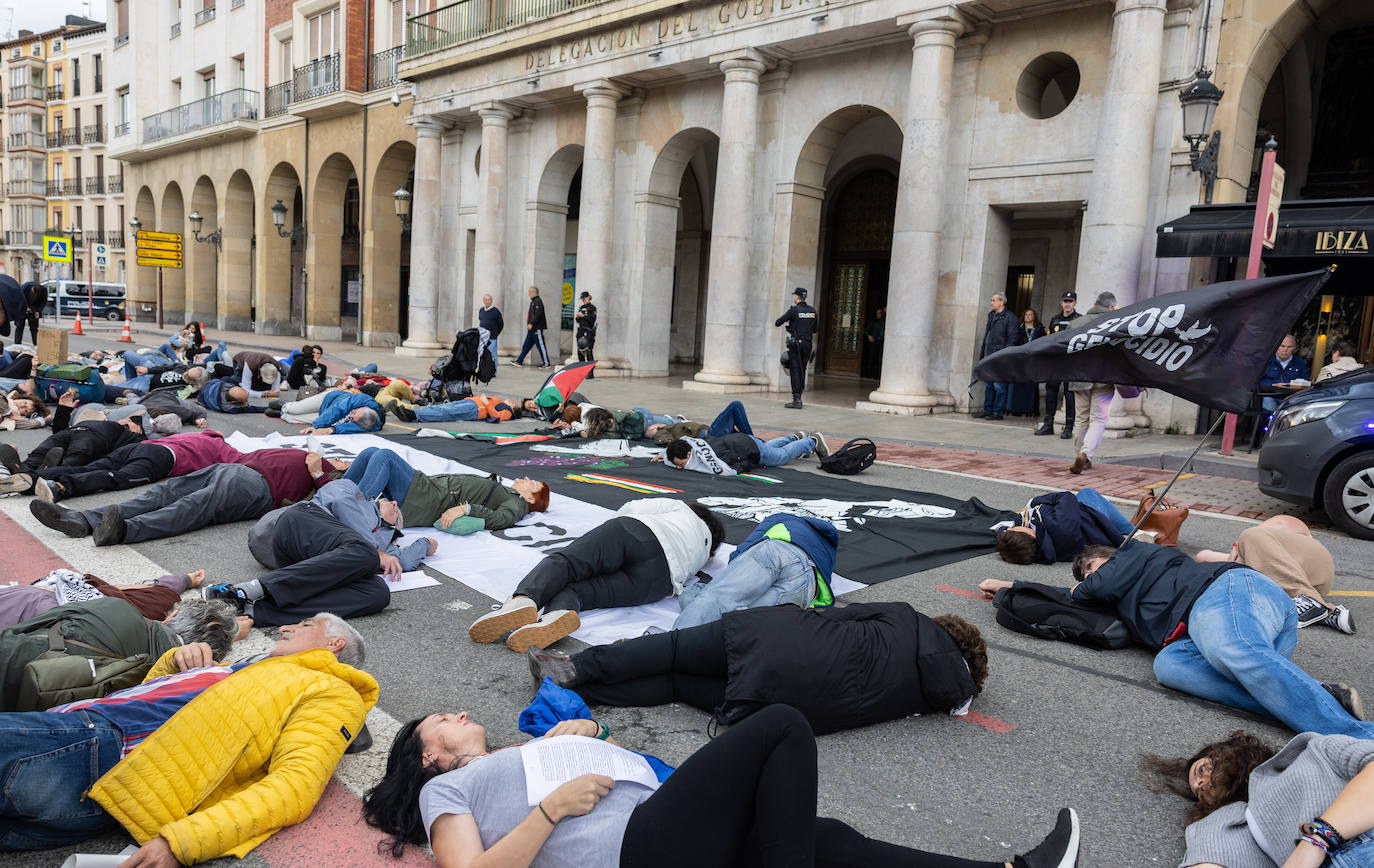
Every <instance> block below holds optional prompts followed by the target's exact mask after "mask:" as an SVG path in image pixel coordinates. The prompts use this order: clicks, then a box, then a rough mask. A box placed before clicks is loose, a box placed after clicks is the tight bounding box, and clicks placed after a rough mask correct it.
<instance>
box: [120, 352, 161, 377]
mask: <svg viewBox="0 0 1374 868" xmlns="http://www.w3.org/2000/svg"><path fill="white" fill-rule="evenodd" d="M123 358H124V379H125V380H132V379H134V378H135V377H137V376H138V371H137V370H136V368H138V367H140V366H141V367H144V368H156V367H159V366H161V365H170V364H173V359H172V357H171V356H166V355H163V354H162V353H143V354H140V353H136V352H134V351H133V350H125V351H124V353H123Z"/></svg>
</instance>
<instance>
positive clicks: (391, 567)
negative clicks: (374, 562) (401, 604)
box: [379, 552, 402, 582]
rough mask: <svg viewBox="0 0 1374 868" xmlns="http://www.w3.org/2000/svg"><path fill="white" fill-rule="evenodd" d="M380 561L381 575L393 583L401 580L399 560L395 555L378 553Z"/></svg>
mask: <svg viewBox="0 0 1374 868" xmlns="http://www.w3.org/2000/svg"><path fill="white" fill-rule="evenodd" d="M379 554H380V557H381V561H382V575H384V576H386V577H387V578H388V579H390V580H391V581H393V582H398V581H400V580H401V572H402V571H401V560H400V558H398V557H396V556H395V555H389V554H386V553H385V552H382V553H379Z"/></svg>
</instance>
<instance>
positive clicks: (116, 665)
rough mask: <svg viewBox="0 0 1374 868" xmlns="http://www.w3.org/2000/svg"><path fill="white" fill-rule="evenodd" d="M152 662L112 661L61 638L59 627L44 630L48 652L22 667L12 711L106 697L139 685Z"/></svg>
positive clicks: (146, 658) (139, 658) (142, 657)
mask: <svg viewBox="0 0 1374 868" xmlns="http://www.w3.org/2000/svg"><path fill="white" fill-rule="evenodd" d="M150 623H151V622H150ZM150 629H151V628H150ZM68 646H70V650H68ZM156 662H157V661H156V660H154V659H153V658H152V655H150V654H135V655H133V656H132V657H116V656H114V655H113V654H111V653H110V652H109V651H106V650H105V649H103V648H99V647H97V646H95V645H88V644H86V643H85V642H78V641H76V640H75V639H68V638H66V637H64V636H63V635H62V629H61V625H60V624H53V625H52V626H51V627H49V628H48V650H47V651H45V652H43V653H42V654H40V655H39V656H38V658H37V659H35V660H30V661H29V662H28V663H27V664H25V666H24V672H23V674H22V675H21V676H20V680H19V699H18V701H17V703H16V704H15V710H16V711H43V710H44V709H48V708H52V707H53V706H55V705H62V704H64V703H67V702H76V701H78V700H82V699H99V698H100V697H102V696H108V695H109V694H111V693H114V692H115V691H118V690H123V689H124V688H126V687H133V686H134V685H135V684H140V683H142V681H143V679H144V677H146V676H147V674H148V670H150V669H152V668H153V664H154V663H156Z"/></svg>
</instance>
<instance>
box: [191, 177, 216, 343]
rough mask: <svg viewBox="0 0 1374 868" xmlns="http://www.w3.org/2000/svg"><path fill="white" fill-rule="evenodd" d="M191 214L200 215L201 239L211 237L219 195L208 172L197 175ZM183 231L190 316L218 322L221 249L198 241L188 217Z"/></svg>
mask: <svg viewBox="0 0 1374 868" xmlns="http://www.w3.org/2000/svg"><path fill="white" fill-rule="evenodd" d="M191 213H198V214H200V217H201V225H200V237H201V238H208V237H209V236H211V235H213V234H214V232H215V230H216V229H218V228H219V197H218V196H217V195H216V194H215V182H214V181H211V180H210V177H209V176H208V175H201V176H200V177H199V178H197V179H196V183H195V186H194V187H192V188H191ZM188 218H189V215H188ZM183 231H184V232H185V233H186V244H185V248H184V249H185V254H186V255H185V259H186V272H187V273H186V281H187V293H186V312H187V315H188V317H189V318H190V319H194V320H197V321H201V322H214V323H216V324H217V325H218V322H219V317H218V307H217V305H218V300H219V251H218V250H217V249H215V245H214V244H210V243H208V242H199V241H197V240H196V238H195V237H194V236H193V235H192V233H191V221H190V220H189V219H187V221H186V228H185V229H184V230H183Z"/></svg>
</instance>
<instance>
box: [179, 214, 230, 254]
mask: <svg viewBox="0 0 1374 868" xmlns="http://www.w3.org/2000/svg"><path fill="white" fill-rule="evenodd" d="M186 219H187V220H189V221H191V236H192V237H193V238H195V239H196V240H197V241H199V242H201V243H202V244H213V245H215V250H216V251H219V250H220V245H221V244H222V243H223V241H224V230H222V229H216V230H215V231H214V232H211V233H210V234H209V235H207V236H205V237H204V238H201V237H200V227H201V225H202V224H203V223H204V222H205V218H204V217H202V216H201V215H200V212H199V211H192V212H191V213H190V215H189V216H188V217H187V218H186Z"/></svg>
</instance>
